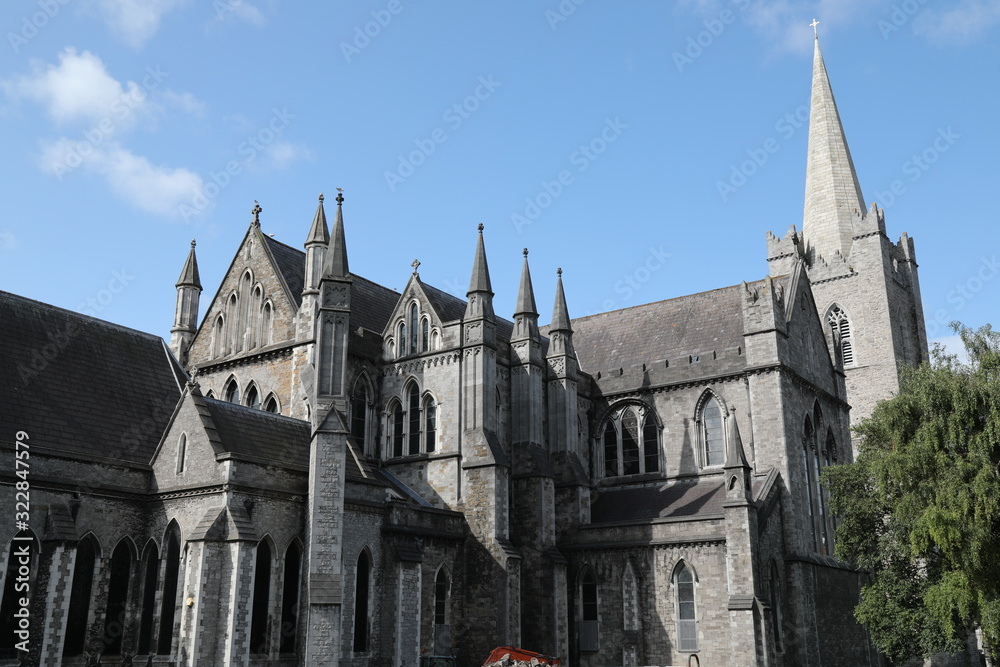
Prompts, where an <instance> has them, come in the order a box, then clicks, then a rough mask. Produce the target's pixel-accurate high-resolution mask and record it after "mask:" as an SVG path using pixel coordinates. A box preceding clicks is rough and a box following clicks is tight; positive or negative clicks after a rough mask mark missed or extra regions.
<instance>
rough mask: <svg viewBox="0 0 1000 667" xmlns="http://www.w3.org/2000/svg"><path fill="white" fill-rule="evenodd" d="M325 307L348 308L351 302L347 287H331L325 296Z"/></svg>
mask: <svg viewBox="0 0 1000 667" xmlns="http://www.w3.org/2000/svg"><path fill="white" fill-rule="evenodd" d="M323 305H324V306H326V307H328V308H348V307H349V306H350V300H349V298H348V294H347V285H330V286H328V287H327V289H326V291H325V293H324V294H323Z"/></svg>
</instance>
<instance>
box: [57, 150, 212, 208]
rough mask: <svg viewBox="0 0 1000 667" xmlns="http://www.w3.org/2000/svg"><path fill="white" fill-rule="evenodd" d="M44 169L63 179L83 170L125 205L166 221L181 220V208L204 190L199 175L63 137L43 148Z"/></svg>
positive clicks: (137, 156) (121, 151)
mask: <svg viewBox="0 0 1000 667" xmlns="http://www.w3.org/2000/svg"><path fill="white" fill-rule="evenodd" d="M74 156H75V157H74ZM40 166H41V168H42V170H43V171H45V172H47V173H50V174H52V175H55V176H59V177H60V178H61V177H62V175H63V174H65V173H66V172H67V171H71V170H72V169H76V168H77V167H82V168H83V169H85V170H86V171H87V172H90V173H95V174H98V175H100V176H102V177H103V178H104V179H105V180H106V181H107V183H108V185H110V186H111V189H112V191H114V193H115V194H116V195H117V196H118V198H119V199H121V200H122V201H124V202H127V203H129V204H131V205H133V206H135V207H136V208H138V209H140V210H143V211H146V212H148V213H153V214H155V215H161V216H164V217H178V216H179V208H180V206H181V204H188V203H190V202H191V200H192V199H193V198H194V197H195V196H196V195H197V194H198V193H200V192H201V188H202V179H201V177H200V176H198V174H195V173H194V172H192V171H190V170H188V169H185V168H183V167H180V168H175V167H167V166H163V165H154V164H152V163H151V162H150V161H149V160H148V159H147V158H145V157H143V156H141V155H135V154H134V153H132V152H131V151H130V150H128V149H127V148H124V147H122V146H121V145H120V144H118V143H115V142H109V143H108V144H104V145H97V146H95V145H93V144H90V143H87V142H83V141H72V140H70V139H67V138H66V137H63V138H61V139H59V140H58V141H56V142H54V143H52V144H49V145H47V146H44V147H43V151H42V156H41V160H40Z"/></svg>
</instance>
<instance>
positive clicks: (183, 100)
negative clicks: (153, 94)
mask: <svg viewBox="0 0 1000 667" xmlns="http://www.w3.org/2000/svg"><path fill="white" fill-rule="evenodd" d="M159 99H161V100H163V102H165V103H166V104H167V105H169V106H172V107H176V108H178V109H180V110H181V111H183V112H185V113H190V114H201V113H204V111H205V105H204V104H202V103H201V101H200V100H199V99H198V98H197V97H195V96H194V95H192V94H191V93H175V92H174V91H172V90H165V91H163V92H162V93H161V94H160V95H159Z"/></svg>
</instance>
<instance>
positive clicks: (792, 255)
mask: <svg viewBox="0 0 1000 667" xmlns="http://www.w3.org/2000/svg"><path fill="white" fill-rule="evenodd" d="M800 259H805V245H804V244H803V243H802V237H801V235H800V234H799V233H798V231H796V229H795V225H792V226H791V227H789V228H788V231H787V232H786V233H785V235H784V236H783V237H782V236H775V235H774V233H772V232H767V262H768V266H769V267H770V273H771V275H772V276H783V275H785V274H787V273H790V272H791V270H792V265H793V264H794V263H795V262H796V261H798V260H800Z"/></svg>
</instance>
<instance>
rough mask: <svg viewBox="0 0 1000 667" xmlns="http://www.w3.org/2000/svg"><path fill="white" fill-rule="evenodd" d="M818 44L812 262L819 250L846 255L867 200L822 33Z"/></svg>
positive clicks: (812, 129) (809, 231)
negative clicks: (828, 67) (823, 49)
mask: <svg viewBox="0 0 1000 667" xmlns="http://www.w3.org/2000/svg"><path fill="white" fill-rule="evenodd" d="M815 44H816V46H815V52H814V54H813V78H812V99H811V102H810V113H809V149H808V160H807V163H806V199H805V213H804V216H803V221H802V234H803V236H804V237H805V243H806V252H807V255H808V257H809V259H810V262H811V261H812V260H813V258H814V257H815V255H817V254H818V255H821V256H823V257H826V258H832V257H833V255H834V253H835V252H837V251H839V252H840V254H841V255H843V256H844V257H847V256H848V254H849V253H850V252H851V246H852V243H853V240H852V239H853V236H854V222H853V221H854V215H855V213H854V212H855V211H857V212H858V214H859V215H864V213H865V204H864V201H865V200H864V197H863V196H862V195H861V186H860V185H859V184H858V175H857V173H856V172H855V171H854V161H853V160H852V159H851V151H850V149H849V148H848V147H847V138H846V137H845V136H844V128H843V126H842V125H841V123H840V114H839V113H838V111H837V103H836V101H834V99H833V89H832V88H831V87H830V79H829V77H828V76H827V74H826V64H825V63H824V62H823V54H822V52H821V51H820V48H819V37H816V40H815Z"/></svg>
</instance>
